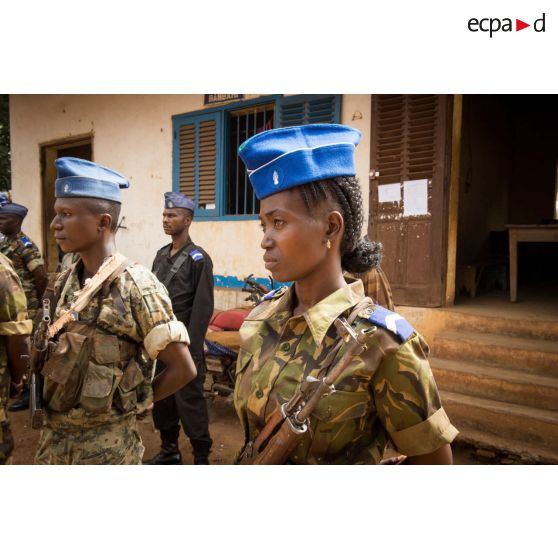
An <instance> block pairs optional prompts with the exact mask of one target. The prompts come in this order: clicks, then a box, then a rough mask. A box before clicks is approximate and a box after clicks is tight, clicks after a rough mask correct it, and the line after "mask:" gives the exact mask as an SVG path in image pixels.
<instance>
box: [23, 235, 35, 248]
mask: <svg viewBox="0 0 558 558" xmlns="http://www.w3.org/2000/svg"><path fill="white" fill-rule="evenodd" d="M20 239H21V242H23V245H24V246H25V248H31V246H33V243H32V242H31V241H30V240H29V239H28V238H27V237H26V236H25V235H22V236H21V237H20Z"/></svg>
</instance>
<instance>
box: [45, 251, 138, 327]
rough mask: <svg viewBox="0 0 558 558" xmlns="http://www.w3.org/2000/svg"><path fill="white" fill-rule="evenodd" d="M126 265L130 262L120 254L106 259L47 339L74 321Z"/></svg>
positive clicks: (54, 325)
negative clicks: (76, 315) (76, 314)
mask: <svg viewBox="0 0 558 558" xmlns="http://www.w3.org/2000/svg"><path fill="white" fill-rule="evenodd" d="M128 265H130V260H129V259H128V258H125V257H124V256H122V254H118V253H116V254H114V255H113V256H112V257H111V258H110V259H108V260H107V261H106V262H105V263H104V264H103V265H102V266H101V267H100V268H99V270H98V271H97V273H96V274H95V275H94V276H93V277H92V278H91V279H90V280H89V282H88V283H87V282H86V285H85V286H84V287H83V289H82V290H81V292H80V294H79V296H78V297H77V298H76V300H75V301H74V303H73V304H72V305H71V306H70V308H68V310H66V312H64V314H62V315H61V316H60V317H59V318H58V319H57V320H56V321H55V322H54V323H53V324H52V325H51V326H50V327H49V329H48V336H49V338H50V337H54V336H55V335H56V334H57V333H58V332H59V331H60V330H61V329H62V328H63V327H64V326H65V325H66V324H67V323H68V322H71V321H72V320H73V319H74V318H73V316H74V314H75V313H76V312H81V310H83V309H84V308H85V307H86V306H87V304H89V301H90V300H91V299H92V298H93V297H94V296H95V295H96V294H97V293H98V292H99V291H100V290H101V288H103V286H104V285H105V283H106V282H107V280H108V281H109V282H108V283H107V284H108V285H110V282H112V281H113V280H114V279H115V278H116V277H118V276H119V275H120V274H121V273H122V271H124V269H126V267H128ZM107 288H108V287H107ZM107 293H108V291H107Z"/></svg>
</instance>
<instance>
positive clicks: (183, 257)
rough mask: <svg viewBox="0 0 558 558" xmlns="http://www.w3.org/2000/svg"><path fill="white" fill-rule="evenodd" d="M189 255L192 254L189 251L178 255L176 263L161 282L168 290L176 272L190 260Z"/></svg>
mask: <svg viewBox="0 0 558 558" xmlns="http://www.w3.org/2000/svg"><path fill="white" fill-rule="evenodd" d="M189 255H190V252H188V251H187V250H184V251H182V252H181V253H180V254H179V255H178V257H177V258H176V260H175V262H174V263H173V264H172V267H171V268H170V269H169V271H168V273H167V274H166V276H165V278H164V279H163V280H162V281H161V283H163V285H165V287H167V288H168V286H169V283H170V281H171V279H172V278H173V277H174V276H175V275H176V272H177V271H178V270H179V269H180V268H181V267H182V264H183V263H184V262H185V261H186V260H187V259H188V256H189ZM156 271H158V270H156Z"/></svg>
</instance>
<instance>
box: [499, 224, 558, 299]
mask: <svg viewBox="0 0 558 558" xmlns="http://www.w3.org/2000/svg"><path fill="white" fill-rule="evenodd" d="M506 229H508V232H509V238H510V300H511V301H512V302H517V243H518V242H558V225H506Z"/></svg>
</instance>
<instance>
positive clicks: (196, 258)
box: [189, 248, 203, 262]
mask: <svg viewBox="0 0 558 558" xmlns="http://www.w3.org/2000/svg"><path fill="white" fill-rule="evenodd" d="M189 254H190V257H191V258H192V259H193V260H194V261H195V262H199V261H201V260H203V254H202V253H201V252H200V251H199V250H197V249H195V248H194V250H192V251H191V252H189Z"/></svg>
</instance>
